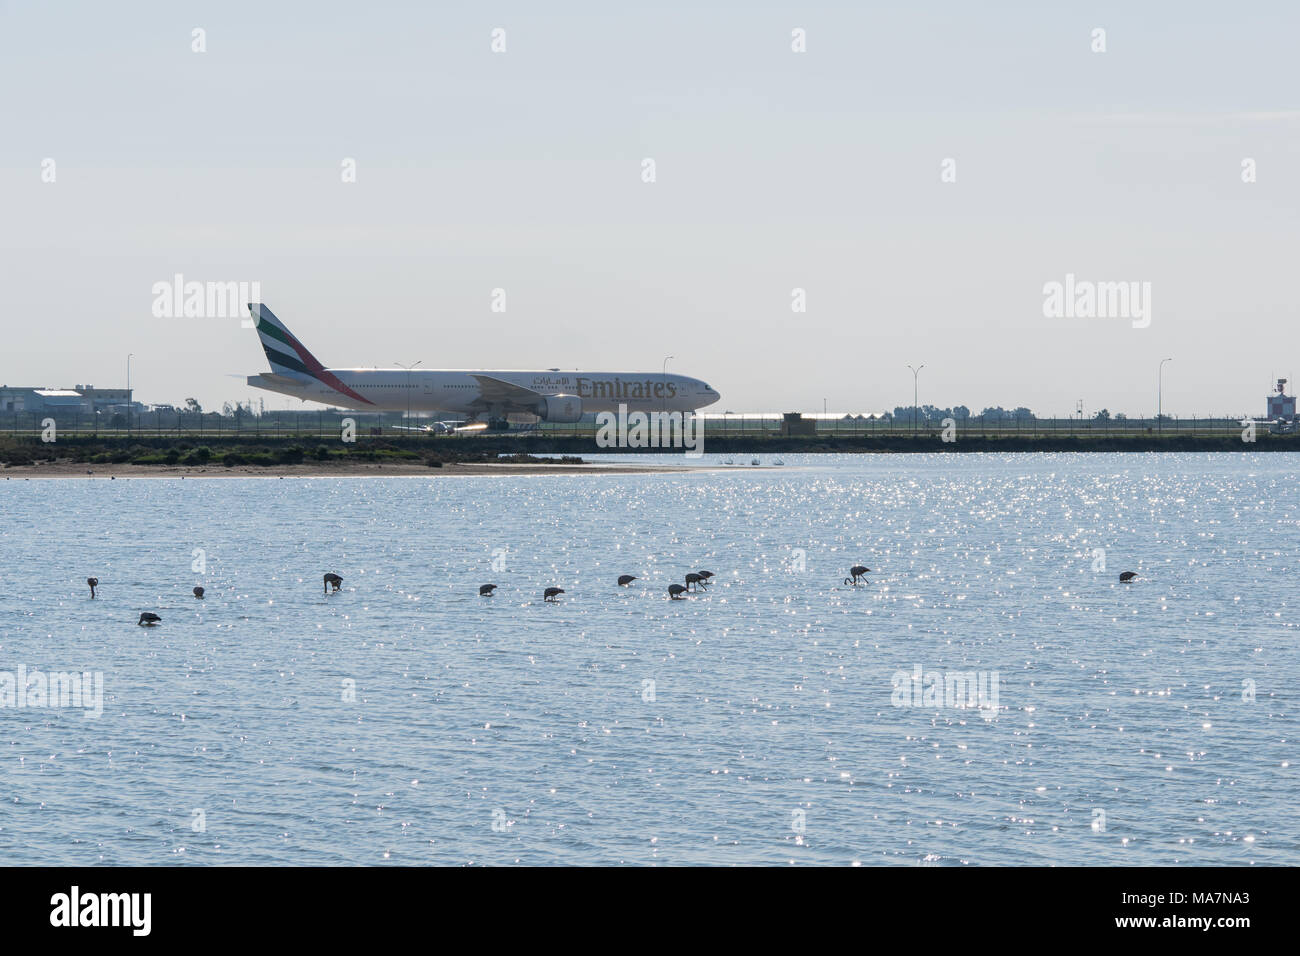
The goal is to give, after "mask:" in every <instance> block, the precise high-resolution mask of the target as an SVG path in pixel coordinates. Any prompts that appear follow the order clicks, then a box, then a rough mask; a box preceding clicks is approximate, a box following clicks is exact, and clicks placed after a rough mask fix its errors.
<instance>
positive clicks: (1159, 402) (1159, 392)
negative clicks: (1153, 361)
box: [1156, 358, 1173, 435]
mask: <svg viewBox="0 0 1300 956" xmlns="http://www.w3.org/2000/svg"><path fill="white" fill-rule="evenodd" d="M1172 361H1173V359H1171V358H1167V359H1161V360H1160V367H1159V369H1157V371H1156V434H1157V435H1160V434H1163V432H1164V425H1165V420H1164V417H1163V416H1164V401H1165V395H1164V392H1165V363H1166V362H1172Z"/></svg>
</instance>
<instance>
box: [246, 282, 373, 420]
mask: <svg viewBox="0 0 1300 956" xmlns="http://www.w3.org/2000/svg"><path fill="white" fill-rule="evenodd" d="M248 311H249V313H250V314H251V315H252V316H253V323H254V328H256V329H257V336H258V338H260V339H261V340H262V349H263V351H265V352H266V360H267V361H268V362H270V363H271V371H272V372H274V373H275V374H276V375H285V376H288V377H289V378H292V379H296V380H297V381H299V382H304V383H306V382H310V381H311V380H312V379H315V380H316V381H317V382H323V383H324V384H326V385H328V386H329V387H330V388H332V389H334V391H336V392H338V393H339V394H340V395H342V396H344V397H345V398H348V399H350V400H351V401H350V402H349V404H350V405H351V406H352V407H354V408H360V407H363V406H365V405H373V404H374V403H373V402H372V401H370V399H368V398H363V397H362V396H361V395H358V394H357V393H356V392H355V391H353V390H352V389H351V388H349V387H348V386H347V385H346V384H344V383H343V382H342V381H340V379H339V378H338V376H336V375H335V374H334V373H333V372H331V371H329V370H328V369H326V368H325V366H323V365H321V363H320V362H318V361H317V360H316V356H314V355H312V354H311V353H310V352H308V351H307V346H305V345H303V344H302V343H301V342H299V341H298V338H297V336H295V335H294V334H293V333H292V332H290V331H289V330H288V328H286V327H285V324H284V323H283V322H281V321H280V320H279V319H277V318H276V317H275V313H274V312H272V311H271V310H270V309H268V308H267V307H266V306H264V305H262V304H261V303H260V302H250V303H249V304H248Z"/></svg>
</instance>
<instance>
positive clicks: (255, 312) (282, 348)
mask: <svg viewBox="0 0 1300 956" xmlns="http://www.w3.org/2000/svg"><path fill="white" fill-rule="evenodd" d="M248 311H249V313H250V314H251V315H252V316H253V327H254V328H256V329H257V337H258V338H260V339H261V340H262V349H263V351H265V352H266V360H267V361H268V362H270V363H271V371H272V372H275V373H276V374H278V375H289V376H292V377H295V378H298V377H301V376H307V377H309V378H317V377H318V375H317V373H318V372H320V371H323V370H324V367H323V366H322V365H321V363H320V362H318V361H316V356H314V355H312V354H311V353H310V352H308V351H307V347H306V346H305V345H303V344H302V343H301V342H299V341H298V339H297V337H296V336H295V335H294V334H293V333H292V332H290V331H289V330H288V328H286V327H285V324H284V323H283V322H281V321H280V320H279V319H277V318H276V317H275V313H274V312H272V311H271V310H270V309H268V308H267V307H266V306H264V305H262V304H261V303H253V302H250V303H249V304H248Z"/></svg>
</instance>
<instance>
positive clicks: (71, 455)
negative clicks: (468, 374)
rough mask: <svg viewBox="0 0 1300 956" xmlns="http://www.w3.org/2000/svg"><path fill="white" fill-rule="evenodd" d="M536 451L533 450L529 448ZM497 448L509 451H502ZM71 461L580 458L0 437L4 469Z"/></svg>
mask: <svg viewBox="0 0 1300 956" xmlns="http://www.w3.org/2000/svg"><path fill="white" fill-rule="evenodd" d="M529 450H531V451H536V450H537V449H529ZM503 451H508V452H514V454H505V455H504V457H503V454H502V453H503ZM61 461H62V462H72V463H75V464H79V465H86V466H94V465H160V466H180V467H191V468H204V467H207V468H221V467H223V466H224V467H227V468H233V467H236V466H239V465H256V466H262V467H268V468H269V467H273V466H279V465H303V464H312V463H319V464H322V465H330V464H342V465H346V464H353V463H362V462H364V463H368V464H370V463H405V464H418V463H421V462H423V463H424V464H426V465H428V466H429V467H430V468H441V467H442V466H443V465H447V464H481V463H488V462H493V463H501V462H505V463H510V464H551V463H555V464H569V465H572V464H582V459H581V458H574V457H564V458H558V459H557V458H535V457H533V456H532V455H529V454H527V453H526V451H525V450H524V449H522V448H518V447H515V448H512V449H508V450H506V449H503V450H497V449H492V448H487V447H484V446H481V445H480V444H479V443H478V442H468V441H465V442H455V443H451V442H447V443H445V444H444V443H441V442H440V443H437V444H434V443H432V442H431V441H430V440H429V439H427V438H423V439H422V438H405V437H403V438H395V439H392V440H389V439H361V440H358V441H356V442H351V443H345V442H342V441H338V440H333V441H329V440H324V441H304V440H301V439H298V438H267V437H261V438H257V437H255V436H251V435H250V436H232V437H227V438H216V439H213V438H206V439H204V440H202V441H200V440H198V439H194V438H184V437H182V438H175V437H161V438H159V437H135V438H130V439H127V438H104V437H90V436H74V437H70V438H63V439H60V440H59V441H56V442H48V443H47V442H42V441H40V439H39V438H35V439H32V438H27V437H26V436H22V437H14V436H11V435H0V465H3V466H4V467H11V466H23V465H35V464H41V463H51V464H52V463H55V462H61Z"/></svg>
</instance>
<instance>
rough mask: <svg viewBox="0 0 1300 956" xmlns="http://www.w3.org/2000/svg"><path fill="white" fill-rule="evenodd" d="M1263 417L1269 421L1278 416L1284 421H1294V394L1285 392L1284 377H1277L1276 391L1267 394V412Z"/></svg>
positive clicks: (1276, 418)
mask: <svg viewBox="0 0 1300 956" xmlns="http://www.w3.org/2000/svg"><path fill="white" fill-rule="evenodd" d="M1265 417H1266V418H1268V420H1269V421H1277V420H1278V419H1279V418H1280V419H1282V420H1283V421H1284V422H1293V421H1295V396H1294V395H1288V394H1287V393H1286V379H1284V378H1279V379H1278V380H1277V391H1275V392H1273V393H1272V394H1270V395H1269V396H1268V414H1267V415H1266V416H1265Z"/></svg>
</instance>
